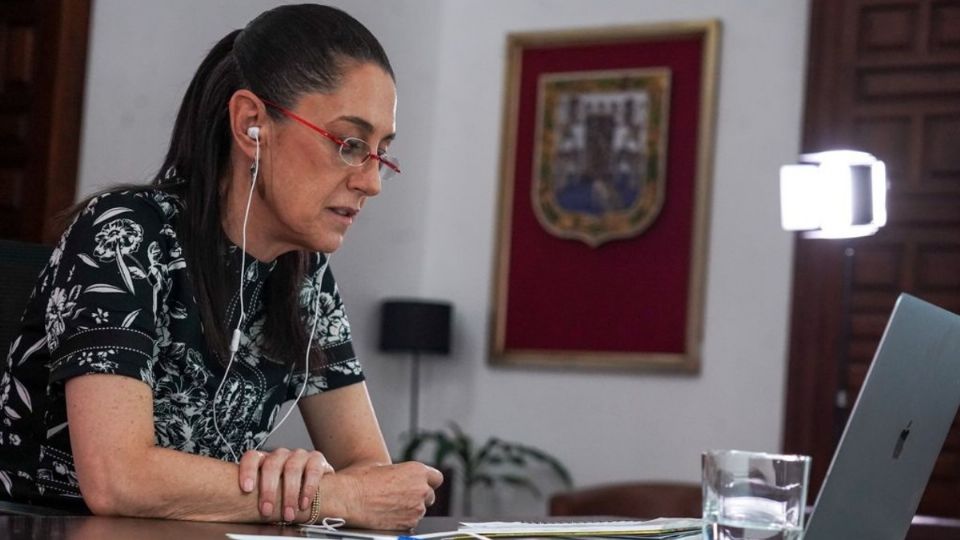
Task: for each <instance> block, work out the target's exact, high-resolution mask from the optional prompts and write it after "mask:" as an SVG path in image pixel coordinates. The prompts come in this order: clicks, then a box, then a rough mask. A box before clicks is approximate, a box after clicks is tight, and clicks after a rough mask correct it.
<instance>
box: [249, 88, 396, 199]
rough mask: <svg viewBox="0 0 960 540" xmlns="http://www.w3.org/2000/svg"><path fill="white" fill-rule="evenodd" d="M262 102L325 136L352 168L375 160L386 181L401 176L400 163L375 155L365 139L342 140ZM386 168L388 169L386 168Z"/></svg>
mask: <svg viewBox="0 0 960 540" xmlns="http://www.w3.org/2000/svg"><path fill="white" fill-rule="evenodd" d="M261 101H263V102H264V104H266V105H267V106H270V107H273V108H274V109H276V110H278V111H280V112H281V113H282V114H283V115H284V116H286V117H287V118H289V119H291V120H293V121H295V122H298V123H300V124H303V125H304V126H306V127H308V128H310V129H312V130H313V131H316V132H317V133H319V134H320V135H323V136H324V137H326V138H327V139H329V140H330V141H332V142H333V143H335V144H336V145H337V146H338V147H339V154H340V159H341V160H343V162H344V163H346V164H347V165H349V166H351V167H359V166H361V165H363V164H364V163H366V162H368V161H370V160H371V159H375V160H377V161H378V162H379V165H380V167H379V168H380V175H381V178H383V179H384V180H386V179H388V178H392V177H394V176H396V175H398V174H400V162H399V161H397V159H396V158H395V157H393V156H390V155H387V154H386V153H374V152H372V151H371V149H370V145H369V144H367V141H365V140H363V139H358V138H357V137H346V138H344V139H341V138H340V137H337V136H336V135H334V134H332V133H330V132H329V131H327V130H325V129H323V128H321V127H319V126H317V125H314V124H313V123H312V122H310V121H309V120H307V119H305V118H303V117H301V116H299V115H297V114H296V113H293V112H291V111H288V110H287V109H285V108H283V107H281V106H280V105H277V104H276V103H273V102H272V101H268V100H266V99H263V98H261ZM384 166H386V168H384Z"/></svg>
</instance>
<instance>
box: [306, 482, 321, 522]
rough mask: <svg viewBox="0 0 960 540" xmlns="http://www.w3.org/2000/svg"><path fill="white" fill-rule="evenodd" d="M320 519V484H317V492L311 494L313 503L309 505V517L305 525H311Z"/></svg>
mask: <svg viewBox="0 0 960 540" xmlns="http://www.w3.org/2000/svg"><path fill="white" fill-rule="evenodd" d="M318 519H320V486H317V492H316V493H315V494H314V495H313V504H311V505H310V517H309V518H308V519H307V525H313V524H314V523H316V522H317V520H318Z"/></svg>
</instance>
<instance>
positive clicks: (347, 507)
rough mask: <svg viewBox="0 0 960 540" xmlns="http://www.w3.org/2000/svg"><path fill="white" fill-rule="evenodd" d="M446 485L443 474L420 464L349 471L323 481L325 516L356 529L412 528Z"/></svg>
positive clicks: (406, 463)
mask: <svg viewBox="0 0 960 540" xmlns="http://www.w3.org/2000/svg"><path fill="white" fill-rule="evenodd" d="M442 483H443V475H442V474H441V473H440V471H438V470H436V469H434V468H433V467H429V466H427V465H424V464H423V463H418V462H416V461H407V462H404V463H397V464H395V465H373V466H369V467H357V468H348V469H343V470H341V471H340V472H338V473H337V474H334V475H329V476H325V477H324V478H323V480H322V482H321V488H320V493H321V495H320V497H321V505H323V508H324V510H325V513H326V515H325V516H324V517H342V518H344V519H345V520H346V521H347V524H348V525H350V526H352V527H360V528H365V529H380V530H403V529H412V528H414V527H415V526H416V525H417V523H418V522H419V521H420V518H422V517H423V515H424V514H425V513H426V511H427V507H428V506H430V505H432V504H433V502H434V500H435V498H436V495H435V494H434V490H435V489H436V488H438V487H439V486H440V484H442ZM325 493H329V494H330V495H328V496H326V497H325V496H324V494H325ZM334 493H336V494H337V495H336V496H334V495H333V494H334ZM343 495H347V496H345V497H344V496H343ZM324 499H326V500H324Z"/></svg>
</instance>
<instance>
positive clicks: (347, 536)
mask: <svg viewBox="0 0 960 540" xmlns="http://www.w3.org/2000/svg"><path fill="white" fill-rule="evenodd" d="M701 527H702V521H701V520H699V519H692V518H658V519H651V520H647V521H626V520H615V521H551V522H530V521H488V522H462V523H460V527H459V528H458V529H457V530H455V531H443V532H434V533H428V534H418V535H391V534H378V533H373V532H367V531H350V530H344V529H336V530H331V529H330V528H325V527H322V526H319V525H304V526H302V527H300V532H301V534H303V535H304V536H307V537H311V538H325V539H327V540H437V539H445V540H461V539H476V538H477V537H488V538H543V537H549V538H552V539H557V538H571V539H575V540H587V539H622V540H632V539H640V540H667V539H674V538H683V537H686V536H690V535H693V534H697V533H699V532H700V530H701ZM227 536H228V537H229V538H231V540H280V539H284V538H287V539H289V538H290V537H289V536H261V535H252V534H227Z"/></svg>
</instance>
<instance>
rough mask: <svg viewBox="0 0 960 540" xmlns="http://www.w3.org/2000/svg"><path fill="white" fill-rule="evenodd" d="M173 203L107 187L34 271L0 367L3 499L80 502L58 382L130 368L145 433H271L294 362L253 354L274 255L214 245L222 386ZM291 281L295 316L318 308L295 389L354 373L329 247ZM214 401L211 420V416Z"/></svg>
mask: <svg viewBox="0 0 960 540" xmlns="http://www.w3.org/2000/svg"><path fill="white" fill-rule="evenodd" d="M181 209H182V204H181V202H180V201H179V199H177V198H176V197H174V196H172V195H169V194H166V193H164V192H161V191H156V190H148V191H140V192H119V193H110V194H107V195H103V196H101V197H98V198H96V199H94V200H93V201H91V202H90V204H89V205H88V206H87V207H86V208H85V209H84V210H83V211H82V212H81V213H80V215H79V216H78V217H77V219H76V220H75V221H74V223H73V224H71V226H70V227H69V228H68V229H67V231H66V232H65V233H64V235H63V237H62V238H61V239H60V242H59V243H58V244H57V246H56V247H55V249H54V251H53V253H52V255H51V257H50V261H49V262H48V264H47V266H46V267H45V268H44V269H43V271H42V272H41V274H40V276H39V277H38V281H37V287H36V289H35V290H34V293H33V295H32V296H31V299H30V303H29V305H28V307H27V310H26V312H25V313H24V316H23V320H22V326H23V328H22V333H21V335H20V336H19V337H17V338H16V339H15V340H14V342H13V343H12V344H11V346H10V351H9V353H8V355H7V358H6V363H5V364H3V365H2V366H0V367H2V371H0V499H12V500H18V501H24V502H34V503H37V504H44V505H48V506H59V507H65V508H72V509H76V510H85V509H86V506H85V505H84V504H83V502H82V498H81V496H80V491H79V488H78V484H77V478H76V471H75V469H74V465H73V457H72V455H71V452H70V440H69V429H68V427H69V426H68V425H67V417H66V410H65V399H64V384H65V382H66V381H67V380H69V379H70V378H72V377H77V376H82V375H84V374H88V373H106V374H115V375H122V376H126V377H132V378H135V379H138V380H140V381H142V382H144V383H145V384H147V385H148V386H149V387H150V388H151V390H152V393H153V407H154V430H155V431H154V432H155V436H156V443H157V445H159V446H162V447H165V448H172V449H177V450H181V451H184V452H189V453H192V454H197V455H203V456H211V457H215V458H219V459H224V460H229V459H231V455H232V453H231V450H232V452H233V453H236V455H240V454H242V452H243V451H245V450H247V449H250V448H254V447H256V446H257V445H258V444H260V443H261V442H262V441H263V440H264V439H265V438H266V437H267V435H268V433H269V430H270V428H271V427H272V425H273V423H274V422H275V421H276V418H277V414H278V412H279V410H280V407H281V405H282V403H283V402H284V401H285V400H287V399H292V398H293V397H294V396H295V395H296V394H297V393H298V392H299V390H300V385H301V384H302V383H303V381H304V374H303V373H302V372H300V371H297V372H296V373H294V369H293V367H291V366H285V365H282V364H280V363H278V362H274V361H272V360H271V359H270V358H268V357H267V356H266V355H265V353H264V352H263V345H264V336H263V328H264V313H265V310H264V309H263V305H262V299H261V295H262V292H263V287H264V283H265V281H266V279H267V278H268V277H269V275H270V273H271V271H272V270H273V269H274V266H275V264H274V263H263V262H259V261H257V260H256V259H253V258H252V257H250V256H246V257H245V258H243V254H242V252H241V251H240V249H239V248H237V247H236V246H231V247H230V248H229V249H228V253H225V254H224V256H225V258H226V260H227V262H228V269H229V271H230V273H231V274H232V275H234V276H236V279H231V286H232V288H233V293H232V295H231V297H230V298H231V299H230V302H229V303H228V306H227V309H226V313H224V318H225V320H227V321H236V320H237V319H238V318H239V300H240V299H239V283H238V282H239V279H240V268H241V260H244V259H245V264H246V272H244V287H243V296H244V298H243V301H244V308H245V311H246V314H247V316H246V317H245V320H244V324H243V328H242V332H243V333H242V337H241V340H240V349H239V350H238V351H237V355H236V359H235V360H234V363H233V366H232V367H231V369H230V371H229V373H227V374H226V382H225V383H224V386H223V390H222V391H221V392H220V395H219V396H218V397H217V399H216V400H214V395H215V393H216V390H217V386H218V385H219V384H220V381H221V380H222V379H223V377H224V371H225V370H224V363H223V362H221V361H220V360H219V359H218V358H217V357H216V356H215V355H213V354H211V353H210V351H209V350H208V348H207V345H206V341H205V339H204V335H203V330H202V325H201V324H200V315H199V309H198V306H197V304H196V301H195V300H194V296H195V295H194V293H193V288H192V285H191V281H190V279H189V275H188V271H187V268H188V264H189V261H186V260H184V258H183V250H182V248H181V245H180V243H179V241H178V238H177V219H178V217H179V215H180V211H181ZM311 263H312V264H311V268H310V272H309V273H308V277H307V278H306V279H305V281H304V284H303V287H302V289H301V294H300V300H301V305H302V306H303V317H304V324H305V325H307V328H308V329H309V328H310V325H311V324H312V323H313V316H314V310H315V309H316V310H317V313H318V314H319V317H320V318H319V320H318V324H317V332H316V337H315V339H314V343H315V344H316V345H317V346H318V347H319V348H321V349H322V350H323V352H324V354H323V356H324V363H323V365H322V366H311V370H310V371H311V374H310V377H309V379H308V380H307V389H306V392H305V395H310V394H314V393H318V392H323V391H325V390H329V389H333V388H338V387H341V386H344V385H348V384H353V383H356V382H359V381H362V380H363V371H362V369H361V367H360V364H359V362H358V361H357V359H356V358H355V356H354V353H353V348H352V345H351V338H350V324H349V322H348V321H347V318H346V314H345V313H344V309H343V303H342V301H341V299H340V295H339V292H338V291H337V286H336V282H335V281H334V279H333V275H332V273H331V272H330V269H329V267H328V265H327V260H326V257H325V256H324V255H322V254H316V255H314V256H313V259H312V261H311ZM214 409H216V419H217V424H218V427H219V429H220V432H221V433H222V434H223V436H224V438H225V439H226V441H228V442H229V446H228V443H227V442H225V441H224V440H223V439H221V437H220V436H219V435H217V430H216V429H215V428H214V421H213V418H214Z"/></svg>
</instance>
